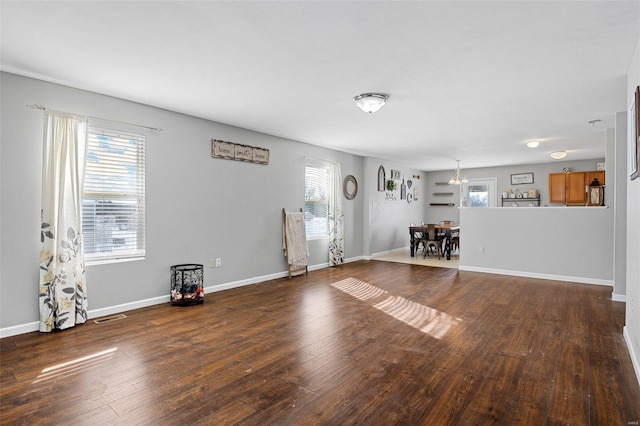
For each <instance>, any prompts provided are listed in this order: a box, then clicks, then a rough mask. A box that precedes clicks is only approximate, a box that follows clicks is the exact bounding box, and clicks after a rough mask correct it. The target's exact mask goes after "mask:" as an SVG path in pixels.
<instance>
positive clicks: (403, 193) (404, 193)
mask: <svg viewBox="0 0 640 426" xmlns="http://www.w3.org/2000/svg"><path fill="white" fill-rule="evenodd" d="M405 198H407V185H405V184H404V179H402V184H401V185H400V199H401V200H404V199H405Z"/></svg>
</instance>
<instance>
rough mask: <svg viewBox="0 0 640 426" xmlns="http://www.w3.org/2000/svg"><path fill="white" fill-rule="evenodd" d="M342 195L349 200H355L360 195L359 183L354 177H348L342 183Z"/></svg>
mask: <svg viewBox="0 0 640 426" xmlns="http://www.w3.org/2000/svg"><path fill="white" fill-rule="evenodd" d="M342 193H343V194H344V197H345V198H346V199H347V200H353V199H354V198H356V195H358V181H357V180H356V178H355V177H354V176H353V175H347V176H345V177H344V180H343V181H342Z"/></svg>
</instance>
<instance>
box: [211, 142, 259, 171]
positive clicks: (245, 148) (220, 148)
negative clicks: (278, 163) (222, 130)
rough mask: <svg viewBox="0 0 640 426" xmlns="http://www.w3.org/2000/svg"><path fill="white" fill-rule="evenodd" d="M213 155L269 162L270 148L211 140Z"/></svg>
mask: <svg viewBox="0 0 640 426" xmlns="http://www.w3.org/2000/svg"><path fill="white" fill-rule="evenodd" d="M211 156H212V157H213V158H222V159H225V160H236V161H244V162H246V163H255V164H265V165H266V164H269V150H268V149H266V148H258V147H255V146H249V145H242V144H238V143H233V142H225V141H221V140H218V139H212V140H211Z"/></svg>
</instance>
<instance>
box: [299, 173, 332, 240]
mask: <svg viewBox="0 0 640 426" xmlns="http://www.w3.org/2000/svg"><path fill="white" fill-rule="evenodd" d="M330 175H331V172H330V167H329V164H328V163H327V164H321V163H318V164H312V163H307V164H306V165H305V179H304V192H305V193H304V216H305V221H304V223H305V225H306V232H307V238H320V237H328V236H329V218H328V215H329V177H330Z"/></svg>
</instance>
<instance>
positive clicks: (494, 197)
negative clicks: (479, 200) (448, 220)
mask: <svg viewBox="0 0 640 426" xmlns="http://www.w3.org/2000/svg"><path fill="white" fill-rule="evenodd" d="M478 184H487V186H488V187H489V191H488V193H489V194H488V195H487V201H488V203H489V205H488V206H487V207H498V178H496V177H489V178H469V180H468V182H465V183H463V184H462V185H460V206H462V207H469V203H468V201H467V200H468V199H469V185H478Z"/></svg>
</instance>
